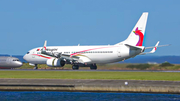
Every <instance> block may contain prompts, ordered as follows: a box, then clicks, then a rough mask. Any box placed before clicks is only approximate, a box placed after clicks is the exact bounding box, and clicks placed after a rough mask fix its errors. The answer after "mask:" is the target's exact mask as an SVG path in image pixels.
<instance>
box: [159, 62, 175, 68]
mask: <svg viewBox="0 0 180 101" xmlns="http://www.w3.org/2000/svg"><path fill="white" fill-rule="evenodd" d="M159 66H160V67H167V66H174V65H173V64H170V63H169V62H164V63H162V64H160V65H159Z"/></svg>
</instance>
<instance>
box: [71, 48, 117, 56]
mask: <svg viewBox="0 0 180 101" xmlns="http://www.w3.org/2000/svg"><path fill="white" fill-rule="evenodd" d="M112 47H118V46H110V47H99V48H93V49H87V50H83V51H79V52H77V53H73V54H70V55H71V56H73V55H78V54H82V52H87V51H91V50H97V49H103V48H112Z"/></svg>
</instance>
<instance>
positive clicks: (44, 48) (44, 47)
mask: <svg viewBox="0 0 180 101" xmlns="http://www.w3.org/2000/svg"><path fill="white" fill-rule="evenodd" d="M46 45H47V41H46V40H45V42H44V46H43V48H42V50H43V51H45V50H46Z"/></svg>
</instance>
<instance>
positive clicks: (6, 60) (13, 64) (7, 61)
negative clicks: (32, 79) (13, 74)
mask: <svg viewBox="0 0 180 101" xmlns="http://www.w3.org/2000/svg"><path fill="white" fill-rule="evenodd" d="M21 66H22V62H21V61H19V59H18V58H16V57H9V56H0V69H11V68H17V67H21Z"/></svg>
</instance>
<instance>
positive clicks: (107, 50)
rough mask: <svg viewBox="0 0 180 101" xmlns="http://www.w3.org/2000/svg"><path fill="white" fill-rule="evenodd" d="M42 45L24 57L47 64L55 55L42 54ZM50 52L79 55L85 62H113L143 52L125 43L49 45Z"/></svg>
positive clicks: (27, 59) (35, 62)
mask: <svg viewBox="0 0 180 101" xmlns="http://www.w3.org/2000/svg"><path fill="white" fill-rule="evenodd" d="M41 48H42V47H38V48H34V49H32V50H30V51H29V52H28V53H27V54H26V55H25V56H24V59H25V60H26V61H28V62H30V63H33V64H46V61H47V59H51V58H54V57H51V56H47V55H44V54H41V51H39V50H40V49H41ZM46 51H47V52H48V51H49V52H58V53H62V54H67V55H71V56H77V57H79V59H80V60H82V61H83V62H84V63H98V64H104V63H113V62H118V61H122V60H125V59H128V58H130V57H132V56H136V55H138V54H139V53H141V50H130V48H129V47H128V46H125V45H104V46H49V47H47V48H46Z"/></svg>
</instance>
